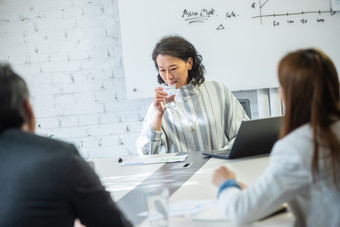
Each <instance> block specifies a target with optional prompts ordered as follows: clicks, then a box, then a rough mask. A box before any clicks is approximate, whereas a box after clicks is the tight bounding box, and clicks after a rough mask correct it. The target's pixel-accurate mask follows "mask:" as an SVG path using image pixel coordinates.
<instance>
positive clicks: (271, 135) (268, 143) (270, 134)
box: [202, 116, 282, 159]
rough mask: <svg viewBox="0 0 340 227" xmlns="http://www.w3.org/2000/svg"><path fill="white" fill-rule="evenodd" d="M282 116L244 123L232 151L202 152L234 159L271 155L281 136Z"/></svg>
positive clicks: (216, 156)
mask: <svg viewBox="0 0 340 227" xmlns="http://www.w3.org/2000/svg"><path fill="white" fill-rule="evenodd" d="M281 120H282V116H280V117H271V118H262V119H256V120H248V121H242V123H241V126H240V129H239V130H238V133H237V135H236V138H235V141H234V144H233V145H232V147H231V149H222V150H213V151H202V154H203V155H207V156H211V157H215V158H224V159H234V158H241V157H247V156H253V155H261V154H269V153H270V151H271V149H272V147H273V145H274V143H275V142H276V141H277V140H278V138H279V134H280V127H281Z"/></svg>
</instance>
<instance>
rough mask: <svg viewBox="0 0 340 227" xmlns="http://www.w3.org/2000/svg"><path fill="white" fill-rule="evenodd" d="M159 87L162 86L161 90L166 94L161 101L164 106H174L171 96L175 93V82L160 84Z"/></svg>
mask: <svg viewBox="0 0 340 227" xmlns="http://www.w3.org/2000/svg"><path fill="white" fill-rule="evenodd" d="M161 87H162V88H163V91H164V92H166V93H167V94H168V96H167V97H166V98H165V100H164V103H163V105H164V107H165V108H169V107H172V106H174V105H175V103H174V102H173V100H174V99H172V98H171V97H172V96H173V95H176V84H172V85H166V84H162V85H161Z"/></svg>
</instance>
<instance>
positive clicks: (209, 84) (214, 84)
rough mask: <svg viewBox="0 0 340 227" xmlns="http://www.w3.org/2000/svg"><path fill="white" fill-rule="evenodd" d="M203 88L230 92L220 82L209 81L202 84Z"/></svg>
mask: <svg viewBox="0 0 340 227" xmlns="http://www.w3.org/2000/svg"><path fill="white" fill-rule="evenodd" d="M201 86H202V87H206V88H211V89H212V88H214V89H217V88H219V89H224V90H228V88H227V86H226V85H225V84H223V83H221V82H219V81H214V80H208V81H204V83H202V84H201Z"/></svg>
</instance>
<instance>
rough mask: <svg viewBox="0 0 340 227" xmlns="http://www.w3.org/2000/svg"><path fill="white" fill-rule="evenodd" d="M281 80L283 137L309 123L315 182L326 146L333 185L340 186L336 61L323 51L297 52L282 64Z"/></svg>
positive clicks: (281, 62)
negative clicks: (334, 124) (334, 62)
mask: <svg viewBox="0 0 340 227" xmlns="http://www.w3.org/2000/svg"><path fill="white" fill-rule="evenodd" d="M278 77H279V82H280V85H281V88H282V92H283V96H284V101H285V108H286V109H285V116H284V118H283V121H282V127H281V137H284V136H286V135H287V134H288V133H290V132H291V131H293V130H294V129H296V128H298V127H299V126H302V125H304V124H307V123H308V124H309V125H310V127H311V128H312V131H313V143H314V154H313V160H312V173H313V179H314V180H315V179H316V178H315V177H316V176H317V175H318V172H319V165H318V161H319V158H320V153H319V147H320V146H323V147H324V146H326V147H327V148H328V149H329V152H330V153H329V155H330V156H331V157H330V168H332V170H333V177H334V182H335V184H336V185H337V186H340V182H339V180H338V179H339V177H340V176H339V168H340V141H339V140H338V139H337V137H336V135H335V134H334V132H333V131H332V130H331V128H330V126H331V124H332V123H334V122H335V121H337V120H339V119H340V94H339V79H338V74H337V72H336V69H335V66H334V64H333V62H332V61H331V59H330V58H329V57H328V56H327V55H326V54H325V53H323V52H322V51H320V50H317V49H306V50H298V51H295V52H292V53H289V54H288V55H286V56H285V57H284V58H283V59H282V60H281V61H280V63H279V67H278Z"/></svg>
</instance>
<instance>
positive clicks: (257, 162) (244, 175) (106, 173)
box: [91, 154, 295, 227]
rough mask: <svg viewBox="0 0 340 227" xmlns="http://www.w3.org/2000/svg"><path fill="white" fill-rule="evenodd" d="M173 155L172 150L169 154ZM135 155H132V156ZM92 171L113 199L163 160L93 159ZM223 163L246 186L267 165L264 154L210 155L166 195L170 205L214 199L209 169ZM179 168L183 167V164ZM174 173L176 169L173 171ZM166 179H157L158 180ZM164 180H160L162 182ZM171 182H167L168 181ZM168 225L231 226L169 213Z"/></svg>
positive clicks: (280, 220)
mask: <svg viewBox="0 0 340 227" xmlns="http://www.w3.org/2000/svg"><path fill="white" fill-rule="evenodd" d="M169 155H170V156H171V155H174V154H169ZM132 158H136V157H132ZM91 161H93V162H94V163H95V171H96V173H97V174H98V176H99V177H100V179H101V181H102V183H103V184H104V186H105V187H106V189H107V190H108V191H109V192H110V193H111V196H112V198H113V199H114V201H119V200H120V199H121V198H123V197H124V196H125V195H127V193H129V192H130V191H132V190H134V189H135V188H136V187H137V186H138V185H140V184H141V183H142V182H143V181H144V180H145V179H147V178H148V177H150V176H152V174H153V173H155V172H156V171H157V170H160V169H161V167H162V166H163V165H164V164H150V165H136V166H124V167H122V166H120V164H119V163H118V162H117V159H115V158H105V159H94V160H91ZM221 165H226V166H227V167H228V168H230V169H231V170H233V171H235V172H236V175H237V180H238V181H241V182H243V183H245V184H247V185H248V186H249V185H251V184H252V183H254V182H255V181H256V179H257V178H258V177H259V176H260V175H261V173H262V172H263V171H264V169H265V168H266V166H267V165H268V157H267V156H258V157H249V158H241V159H235V160H224V159H216V158H210V159H209V160H208V161H206V163H205V164H204V165H203V166H202V167H201V168H199V169H198V170H197V171H196V172H195V173H194V174H193V175H192V176H191V177H190V178H189V179H188V180H187V181H186V182H185V183H183V184H182V185H181V186H180V187H179V188H178V189H177V190H176V191H175V192H174V193H173V194H172V195H171V196H170V198H169V203H170V205H171V204H173V203H176V202H179V201H183V200H215V199H216V196H217V191H218V188H217V187H216V186H214V185H213V184H212V183H211V179H212V174H213V171H214V170H215V169H216V168H217V167H219V166H221ZM183 171H186V169H185V168H183ZM176 174H178V172H177V173H176ZM162 180H163V181H165V183H166V181H167V180H168V179H161V181H162ZM163 183H164V182H163ZM170 183H171V182H170ZM157 184H158V182H153V183H152V185H151V184H150V187H156V186H159V185H161V182H160V184H159V185H157ZM294 222H295V218H294V216H293V214H292V213H291V212H286V213H282V214H279V215H275V216H273V217H270V218H267V219H265V220H262V221H258V222H255V223H253V224H251V225H248V226H282V227H283V226H285V227H286V226H287V227H288V226H294ZM136 226H140V227H144V226H149V223H148V220H147V219H145V220H144V221H143V222H142V223H140V224H138V225H136ZM172 226H195V227H196V226H197V227H201V226H202V227H204V226H209V227H210V226H216V227H219V226H235V225H234V224H232V223H230V222H228V221H223V222H221V221H208V220H204V221H197V220H194V219H193V217H192V216H184V217H170V218H169V227H172Z"/></svg>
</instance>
